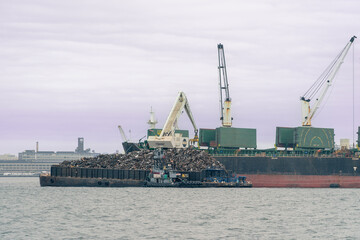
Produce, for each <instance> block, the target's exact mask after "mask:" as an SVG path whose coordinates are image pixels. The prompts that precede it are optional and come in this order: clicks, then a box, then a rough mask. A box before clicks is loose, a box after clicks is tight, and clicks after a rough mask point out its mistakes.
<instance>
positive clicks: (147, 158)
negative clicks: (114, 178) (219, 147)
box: [60, 149, 224, 171]
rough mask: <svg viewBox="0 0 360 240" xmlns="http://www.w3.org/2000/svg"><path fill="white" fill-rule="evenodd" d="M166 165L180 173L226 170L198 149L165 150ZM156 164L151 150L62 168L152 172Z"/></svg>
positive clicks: (73, 163) (95, 158)
mask: <svg viewBox="0 0 360 240" xmlns="http://www.w3.org/2000/svg"><path fill="white" fill-rule="evenodd" d="M164 155H165V158H164V164H165V165H168V164H172V165H173V166H175V168H176V169H177V170H178V171H201V170H203V169H206V168H217V169H220V168H221V169H224V166H223V165H222V164H221V163H220V162H219V161H217V160H216V159H215V158H213V157H211V156H210V155H209V154H208V153H207V152H205V151H202V150H198V149H169V150H164ZM153 164H154V154H153V151H151V150H141V151H137V152H130V153H128V154H102V155H99V156H97V157H92V158H85V157H84V158H82V159H81V160H74V161H71V162H70V161H64V162H62V163H61V164H60V166H62V167H80V168H109V169H130V170H133V169H139V170H150V169H151V168H152V167H153Z"/></svg>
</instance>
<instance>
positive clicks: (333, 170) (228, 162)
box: [145, 36, 360, 188]
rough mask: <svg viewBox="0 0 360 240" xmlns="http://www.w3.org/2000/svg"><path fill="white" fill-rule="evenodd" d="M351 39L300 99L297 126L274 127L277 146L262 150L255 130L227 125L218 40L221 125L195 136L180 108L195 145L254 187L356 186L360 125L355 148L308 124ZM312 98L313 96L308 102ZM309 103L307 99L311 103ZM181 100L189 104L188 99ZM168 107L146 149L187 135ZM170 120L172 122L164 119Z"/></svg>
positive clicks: (359, 179)
mask: <svg viewBox="0 0 360 240" xmlns="http://www.w3.org/2000/svg"><path fill="white" fill-rule="evenodd" d="M355 38H356V36H353V37H352V38H351V39H350V41H349V42H348V43H347V44H346V46H345V47H344V48H343V49H342V51H341V52H340V53H339V54H338V55H337V56H336V58H335V59H334V61H332V63H331V64H330V65H329V67H328V68H327V69H326V70H325V71H324V73H323V74H322V75H321V76H320V77H319V79H317V80H316V82H315V83H314V84H313V85H312V86H311V87H310V89H309V90H308V91H306V93H305V94H304V95H303V96H302V97H301V98H300V103H301V107H302V112H301V114H302V121H301V126H300V127H293V128H289V127H277V128H276V138H275V146H276V147H275V148H273V149H264V150H259V149H257V138H256V129H250V128H234V127H233V126H232V120H233V118H232V116H231V97H230V94H229V83H228V79H227V70H226V65H225V54H224V46H223V45H222V44H218V59H219V66H218V70H219V86H220V103H221V111H220V120H221V123H222V125H221V127H218V128H216V129H201V128H200V131H199V132H200V134H199V138H197V128H196V126H195V124H194V120H193V118H192V114H191V112H190V114H189V113H188V112H189V107H188V109H186V108H185V110H186V111H187V113H188V115H189V118H190V120H191V122H192V123H193V126H194V130H195V137H194V139H193V141H194V140H197V142H198V144H199V147H200V148H201V149H204V151H208V152H209V153H210V154H212V155H213V156H214V157H215V158H216V159H217V160H219V161H220V162H221V163H223V164H224V165H225V167H226V169H227V170H229V171H232V172H234V173H236V174H238V175H244V176H247V178H248V179H249V181H251V182H252V184H253V187H310V188H320V187H325V188H327V187H341V188H360V169H359V167H360V166H359V165H360V164H359V161H360V159H359V157H360V152H359V147H358V145H359V142H360V127H359V129H358V140H357V143H358V145H357V148H355V147H353V148H352V149H350V146H349V145H347V146H342V147H341V148H340V149H336V148H335V142H334V136H335V133H334V129H332V128H315V127H312V125H311V120H312V118H313V116H314V115H315V113H316V112H317V110H318V109H319V106H320V105H321V102H322V100H323V99H324V97H325V95H326V93H327V91H328V89H329V87H330V86H331V84H332V81H333V79H334V78H335V76H336V74H337V72H338V70H339V69H340V66H341V64H342V63H343V62H344V58H345V56H346V55H347V53H348V51H349V49H350V47H351V46H352V43H353V42H354V40H355ZM311 100H313V101H312V102H311ZM185 101H186V98H185ZM178 102H181V101H178ZM310 103H312V104H311V105H310ZM186 104H187V105H188V103H186ZM179 106H180V105H179V104H178V105H176V102H175V104H174V107H173V110H174V109H179V108H180V107H179ZM173 110H172V112H171V113H170V114H169V117H168V120H167V122H166V123H165V125H164V127H163V128H162V129H151V130H149V131H148V140H150V142H149V143H150V144H148V143H145V145H147V146H148V147H149V148H156V147H161V146H165V141H166V143H169V142H171V141H173V142H174V144H173V146H176V147H177V146H179V145H180V144H177V143H176V141H175V139H180V140H181V139H182V138H183V137H184V136H186V137H187V136H188V135H189V134H188V133H185V134H180V133H178V134H176V133H175V131H176V130H177V129H176V128H174V127H172V128H171V127H169V126H171V125H172V124H173V123H175V122H176V121H177V118H175V119H173V118H174V116H175V115H176V114H174V113H173ZM176 116H177V115H176ZM171 119H173V121H172V122H170V123H169V121H170V120H171ZM149 122H151V121H149ZM177 131H179V130H177ZM159 133H160V134H159ZM154 134H155V137H154ZM171 135H172V138H171V137H170V136H171ZM164 136H166V137H164ZM165 138H167V139H165ZM171 139H173V140H171ZM156 141H158V142H156ZM190 143H191V141H189V144H184V146H186V147H188V145H190ZM173 146H172V145H171V144H170V145H169V144H168V145H166V147H173ZM180 147H181V146H180Z"/></svg>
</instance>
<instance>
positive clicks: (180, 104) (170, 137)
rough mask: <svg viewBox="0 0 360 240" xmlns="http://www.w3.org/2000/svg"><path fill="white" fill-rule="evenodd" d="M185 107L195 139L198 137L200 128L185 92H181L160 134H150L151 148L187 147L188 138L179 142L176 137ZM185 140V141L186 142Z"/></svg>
mask: <svg viewBox="0 0 360 240" xmlns="http://www.w3.org/2000/svg"><path fill="white" fill-rule="evenodd" d="M184 109H185V111H186V113H187V115H188V117H189V119H190V121H191V123H192V125H193V128H194V132H195V139H196V138H197V133H198V129H197V127H196V124H195V120H194V117H193V115H192V112H191V110H190V105H189V103H188V100H187V98H186V96H185V93H184V92H179V94H178V96H177V98H176V100H175V103H174V105H173V107H172V109H171V111H170V113H169V116H168V118H167V120H166V122H165V124H164V127H163V129H162V131H161V133H160V136H158V137H157V136H149V137H148V143H149V146H150V148H155V147H165V148H176V147H179V148H181V147H186V146H187V145H188V139H186V138H184V137H183V138H182V141H181V142H179V141H177V140H176V139H175V138H176V136H175V129H176V128H177V121H178V118H179V117H180V114H181V112H182V111H183V110H184ZM184 140H185V142H184Z"/></svg>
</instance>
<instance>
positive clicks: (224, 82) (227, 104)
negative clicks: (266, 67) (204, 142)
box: [218, 43, 232, 127]
mask: <svg viewBox="0 0 360 240" xmlns="http://www.w3.org/2000/svg"><path fill="white" fill-rule="evenodd" d="M218 59H219V66H218V69H219V87H220V108H221V109H220V115H221V117H220V120H221V122H222V126H223V127H231V125H232V117H231V98H230V93H229V82H228V79H227V71H226V62H225V52H224V46H223V45H222V44H221V43H219V44H218Z"/></svg>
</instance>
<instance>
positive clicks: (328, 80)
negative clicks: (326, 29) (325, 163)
mask: <svg viewBox="0 0 360 240" xmlns="http://www.w3.org/2000/svg"><path fill="white" fill-rule="evenodd" d="M355 38H356V36H353V37H352V38H351V39H350V41H349V42H348V43H347V44H346V46H345V47H344V49H343V50H342V51H341V52H340V54H339V55H338V56H337V57H336V58H335V60H334V61H333V62H332V63H331V64H330V66H329V67H328V68H327V71H325V72H324V73H323V74H322V75H321V77H320V78H319V79H318V80H317V82H315V83H314V84H313V86H312V87H311V88H310V89H309V90H308V91H307V92H306V93H305V94H304V96H303V97H301V98H300V101H301V112H302V125H303V126H311V119H312V118H313V116H314V115H315V113H316V111H317V110H318V109H319V107H320V104H321V102H322V101H323V100H324V97H325V95H326V93H327V91H328V89H329V88H330V86H331V84H332V82H333V80H334V78H335V76H336V74H337V72H338V71H339V69H340V67H341V64H342V63H343V62H344V58H345V57H346V55H347V53H348V51H349V49H350V47H351V45H352V43H353V42H354V40H355ZM321 87H322V89H321ZM320 89H321V92H320V94H319V97H317V98H316V100H315V103H314V104H313V106H312V107H310V101H311V99H310V98H311V97H313V96H314V95H315V94H316V93H317V92H318V91H319V90H320ZM306 96H309V97H306Z"/></svg>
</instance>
